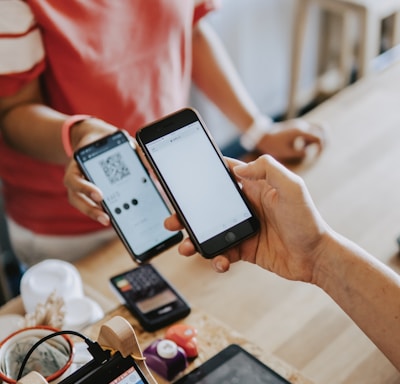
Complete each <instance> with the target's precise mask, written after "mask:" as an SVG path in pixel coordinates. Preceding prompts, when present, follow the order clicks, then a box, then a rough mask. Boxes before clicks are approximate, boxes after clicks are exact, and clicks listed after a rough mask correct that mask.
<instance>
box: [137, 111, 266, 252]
mask: <svg viewBox="0 0 400 384" xmlns="http://www.w3.org/2000/svg"><path fill="white" fill-rule="evenodd" d="M136 137H137V141H138V142H139V145H140V146H141V147H142V149H143V151H144V153H145V155H146V156H147V158H148V160H149V163H150V164H151V165H152V167H153V168H154V171H155V172H156V174H157V176H158V178H159V180H160V182H161V184H162V186H163V188H164V189H165V191H166V193H167V195H168V197H169V198H170V200H171V202H172V204H173V205H174V208H175V210H176V211H177V213H178V214H179V217H180V219H181V221H182V223H183V225H184V226H185V228H186V230H187V232H188V233H189V236H190V238H191V240H192V241H193V243H194V245H195V246H196V249H197V251H198V252H199V253H200V254H202V255H203V256H204V257H206V258H212V257H214V256H216V255H218V254H221V253H222V252H223V251H224V250H226V249H228V248H230V247H232V246H234V245H236V244H238V243H239V242H241V241H242V240H244V239H246V238H248V237H250V236H252V235H254V234H255V233H256V232H257V230H258V228H259V223H258V220H257V218H256V216H255V214H254V212H253V210H252V208H251V207H250V205H249V203H248V201H247V200H246V198H245V196H244V194H243V193H242V191H241V189H240V186H239V185H238V183H237V182H236V181H235V179H234V177H233V175H232V174H231V172H230V171H229V169H228V167H227V165H226V164H225V162H224V159H223V157H222V155H221V153H220V151H219V149H218V148H217V146H216V145H215V144H214V141H213V139H212V138H211V135H210V133H209V131H208V130H207V128H206V127H205V125H204V123H203V122H202V121H201V119H200V117H199V115H198V114H197V113H196V112H195V111H194V110H192V109H183V110H180V111H178V112H176V113H174V114H172V115H169V116H167V117H166V118H164V119H162V120H159V121H157V122H155V123H153V124H150V125H148V126H146V127H144V128H142V129H141V130H140V131H139V132H137V135H136Z"/></svg>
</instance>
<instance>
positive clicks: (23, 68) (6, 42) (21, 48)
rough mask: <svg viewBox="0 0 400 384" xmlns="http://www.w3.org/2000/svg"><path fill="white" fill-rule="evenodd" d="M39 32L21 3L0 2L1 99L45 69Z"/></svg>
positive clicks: (29, 12)
mask: <svg viewBox="0 0 400 384" xmlns="http://www.w3.org/2000/svg"><path fill="white" fill-rule="evenodd" d="M44 56H45V52H44V47H43V41H42V38H41V34H40V30H39V28H38V26H37V24H36V22H35V19H34V16H33V14H32V12H31V10H30V8H29V6H28V5H27V4H26V3H25V2H24V1H21V0H0V97H4V96H10V95H12V94H14V93H15V92H17V91H18V90H19V89H20V88H21V87H23V86H24V85H25V84H27V83H28V82H30V81H32V80H33V79H34V78H36V77H37V76H39V74H40V73H41V72H42V71H43V69H44Z"/></svg>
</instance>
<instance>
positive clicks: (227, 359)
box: [175, 344, 290, 384]
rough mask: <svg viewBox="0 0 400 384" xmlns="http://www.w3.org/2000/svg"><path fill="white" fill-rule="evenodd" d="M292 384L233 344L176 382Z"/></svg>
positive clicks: (186, 383) (197, 383)
mask: <svg viewBox="0 0 400 384" xmlns="http://www.w3.org/2000/svg"><path fill="white" fill-rule="evenodd" d="M221 383H224V384H237V383H246V384H290V382H289V381H287V380H286V379H284V378H283V377H282V376H280V375H279V374H277V373H276V372H274V371H273V370H272V369H271V368H269V367H268V366H266V365H265V364H264V363H262V362H261V361H260V360H258V359H257V358H256V357H255V356H253V355H252V354H250V353H249V352H247V351H246V350H244V349H243V348H242V347H240V346H239V345H237V344H231V345H229V346H228V347H226V348H225V349H223V350H222V351H221V352H219V353H218V354H217V355H215V356H214V357H212V358H211V359H209V360H207V361H206V362H204V363H203V364H202V365H201V366H200V367H198V368H196V369H194V370H193V371H192V372H189V373H188V374H187V375H185V376H183V377H181V378H180V379H179V380H178V381H176V382H175V384H221Z"/></svg>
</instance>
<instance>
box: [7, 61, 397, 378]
mask: <svg viewBox="0 0 400 384" xmlns="http://www.w3.org/2000/svg"><path fill="white" fill-rule="evenodd" d="M399 100H400V64H396V65H395V66H393V67H391V68H390V69H388V70H386V71H385V72H383V73H381V74H379V75H377V76H373V77H370V78H366V79H364V80H360V81H359V82H358V83H356V84H355V85H353V86H352V87H351V88H349V89H346V90H345V91H343V92H342V93H340V94H338V95H337V96H335V97H334V98H332V99H331V100H329V101H328V102H326V103H325V104H323V105H321V106H320V107H318V108H317V109H315V110H314V111H312V112H311V113H310V114H309V115H308V118H309V119H310V120H313V121H316V122H323V123H328V124H329V143H328V146H327V148H326V150H325V151H324V152H323V154H322V155H321V156H320V157H319V158H318V160H317V161H316V162H314V161H311V160H310V161H307V162H306V163H305V164H303V165H302V166H300V167H297V168H296V171H297V172H299V173H300V174H301V175H302V176H303V177H304V179H305V181H306V183H307V185H308V187H309V189H310V191H311V194H312V196H313V198H314V201H315V203H316V205H317V206H318V208H319V209H320V211H321V213H322V215H323V217H324V218H325V219H326V220H327V222H328V223H330V225H331V226H332V227H333V228H334V229H336V230H337V231H338V232H341V233H342V234H344V235H345V236H347V237H349V238H351V239H352V240H354V241H355V242H357V243H359V244H360V245H361V246H363V247H364V248H366V249H367V250H368V251H369V252H371V253H372V254H374V255H376V257H378V258H379V259H381V260H382V261H384V262H385V263H387V264H388V265H390V266H391V267H393V268H394V269H395V270H397V271H400V259H399V255H398V248H397V244H396V237H397V236H398V235H400V171H399V167H400V103H399ZM153 263H154V265H155V266H156V267H157V268H158V269H159V270H160V272H161V273H162V274H163V275H164V276H165V277H166V278H167V279H168V280H170V281H171V282H172V283H173V284H174V286H175V287H176V288H177V289H178V290H179V291H180V292H181V293H182V294H183V295H184V296H185V297H186V299H187V300H188V301H189V302H190V304H191V305H192V306H193V307H194V308H195V311H194V313H193V316H194V317H196V316H200V317H196V319H195V320H194V321H196V322H197V323H198V324H200V322H199V320H198V319H199V318H202V316H203V315H204V314H207V319H208V321H210V322H211V323H213V324H215V325H216V326H217V325H218V326H222V328H221V329H224V330H229V331H228V334H230V335H232V339H235V337H236V335H240V338H243V340H246V343H249V342H250V343H251V345H253V346H254V345H257V346H258V347H260V348H261V350H262V351H263V353H262V355H263V356H264V358H266V361H267V362H270V363H271V364H275V365H273V366H274V367H275V368H276V369H277V370H278V371H279V370H281V371H280V372H281V373H283V374H285V375H288V372H287V371H286V373H285V370H286V369H287V367H289V368H290V370H291V373H293V372H296V370H298V371H300V372H301V373H302V374H303V375H304V376H305V377H308V378H310V379H311V380H312V381H313V382H314V383H315V384H377V383H379V384H380V383H391V384H394V383H400V374H399V372H397V371H396V369H395V368H394V367H393V366H392V365H391V363H390V362H389V361H388V360H387V359H386V358H385V357H384V356H383V355H382V354H381V353H380V352H379V351H378V350H377V348H376V347H375V346H374V345H373V344H372V343H371V342H370V340H369V339H368V338H367V337H366V336H365V335H364V334H363V333H362V332H361V331H360V330H359V329H358V328H357V327H356V326H355V325H354V324H353V323H352V321H351V320H350V319H349V318H348V317H347V316H346V315H345V314H344V313H343V312H342V311H341V310H340V309H339V308H338V306H337V305H336V304H335V303H334V302H333V301H332V300H331V299H330V298H329V297H327V296H326V294H325V293H324V292H322V291H321V290H319V289H318V288H316V287H314V286H311V285H309V284H304V283H299V282H290V281H286V280H283V279H281V278H279V277H277V276H275V275H273V274H270V273H268V272H266V271H264V270H262V269H260V268H258V267H256V266H254V265H250V264H247V263H238V264H236V265H234V266H233V267H232V268H231V270H230V272H229V273H226V274H222V275H220V274H216V273H215V272H214V271H213V270H212V269H211V268H210V265H209V262H208V261H207V260H205V259H203V258H201V257H200V256H198V257H197V256H196V257H191V258H184V257H181V256H179V255H178V254H177V252H176V249H172V250H170V251H168V252H166V253H165V254H163V255H160V256H158V257H156V258H155V259H154V261H153ZM77 266H78V268H79V270H80V272H81V274H82V276H83V278H84V280H85V283H86V288H87V290H88V291H89V292H90V293H92V294H94V296H95V297H97V299H98V300H99V301H100V302H101V304H102V305H103V308H105V309H107V310H112V309H113V308H115V305H116V303H117V302H116V299H115V296H114V294H113V293H112V291H111V290H110V288H109V285H108V278H109V277H110V276H111V275H113V274H116V273H118V272H122V271H124V270H126V269H128V268H131V267H133V266H134V263H133V262H132V260H131V259H130V257H129V256H128V255H127V253H126V252H125V250H124V249H123V247H122V245H121V244H120V243H119V242H118V243H113V244H110V245H109V246H108V247H105V248H104V249H102V250H101V251H99V252H97V253H96V254H93V255H91V256H89V257H87V258H86V259H84V260H82V261H80V262H79V263H77ZM13 304H14V305H15V304H17V303H15V302H12V303H10V304H9V307H10V306H11V307H12V306H13ZM9 307H8V308H9ZM188 321H192V320H191V318H188ZM214 321H215V323H214ZM232 330H234V331H232ZM224 332H225V331H224ZM205 335H206V337H209V334H208V333H207V332H206V333H205ZM225 342H229V340H227V339H226V340H225V341H224V343H225ZM219 346H222V344H218V347H219ZM218 347H217V348H218ZM214 348H215V346H214ZM213 352H216V350H215V351H211V350H209V352H208V354H212V353H213ZM257 353H258V352H257ZM274 362H275V363H274ZM276 362H278V363H276ZM282 362H285V363H282ZM286 363H287V365H285V364H286ZM291 367H294V369H295V370H294V371H293V370H292V369H291ZM291 373H289V375H290V374H291ZM287 377H288V376H287ZM294 379H295V380H297V378H294ZM305 382H307V381H305Z"/></svg>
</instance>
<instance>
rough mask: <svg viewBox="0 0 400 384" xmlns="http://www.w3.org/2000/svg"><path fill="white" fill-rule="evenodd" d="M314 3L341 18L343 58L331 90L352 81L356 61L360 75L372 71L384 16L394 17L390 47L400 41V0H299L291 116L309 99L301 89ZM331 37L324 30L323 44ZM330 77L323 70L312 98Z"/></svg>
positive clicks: (358, 74) (316, 82)
mask: <svg viewBox="0 0 400 384" xmlns="http://www.w3.org/2000/svg"><path fill="white" fill-rule="evenodd" d="M313 7H317V9H318V10H320V11H323V12H325V13H327V14H331V15H332V14H333V15H336V16H337V17H338V18H339V20H340V28H339V30H338V34H337V35H336V37H337V39H336V43H337V42H338V43H339V54H338V56H339V58H338V65H337V68H336V70H335V72H331V74H332V73H335V75H336V76H333V78H335V85H334V86H331V89H330V90H329V91H330V92H331V93H334V92H335V91H337V90H339V89H341V88H343V87H344V86H346V85H347V84H348V81H349V79H350V76H351V71H352V68H353V67H354V64H355V66H356V68H357V72H356V75H357V76H356V78H357V79H359V78H361V77H363V76H366V75H368V73H369V72H370V70H371V61H372V59H373V58H374V57H376V56H377V55H378V53H379V50H380V41H381V30H382V22H383V20H384V19H388V18H391V30H390V31H389V41H388V43H389V48H390V47H394V46H395V45H397V44H399V43H400V0H297V12H296V18H295V26H294V35H293V48H292V49H293V50H292V61H291V74H290V88H289V96H288V108H287V118H293V117H295V116H296V115H297V114H298V111H299V108H300V107H301V106H302V105H301V104H304V103H305V102H304V100H303V101H301V100H299V98H300V93H301V92H300V91H301V90H300V88H299V81H300V73H301V64H302V63H301V62H302V52H303V47H304V44H305V35H306V34H305V32H306V28H307V21H308V16H309V14H310V12H311V10H312V8H313ZM354 21H356V23H354ZM354 25H356V26H357V29H358V31H357V35H358V39H357V44H356V49H354V45H353V41H352V39H351V32H352V28H351V27H352V26H354ZM322 27H324V26H322ZM323 29H324V32H327V31H326V30H327V28H326V25H325V28H323ZM328 32H329V31H328ZM329 38H330V36H329V34H327V33H324V36H322V40H321V45H320V48H321V47H326V45H327V44H328V40H329ZM337 40H338V41H337ZM325 58H326V56H325V55H322V54H320V55H319V68H321V67H322V66H323V64H322V63H323V61H324V59H325ZM327 78H328V77H327V72H322V73H319V76H318V78H317V79H316V81H315V85H314V89H313V90H312V91H311V95H310V97H309V98H310V99H311V98H312V97H313V96H315V95H316V94H318V92H319V91H321V89H322V88H323V87H324V80H326V79H327ZM331 79H332V76H331ZM308 101H309V100H308ZM306 102H307V101H306Z"/></svg>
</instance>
